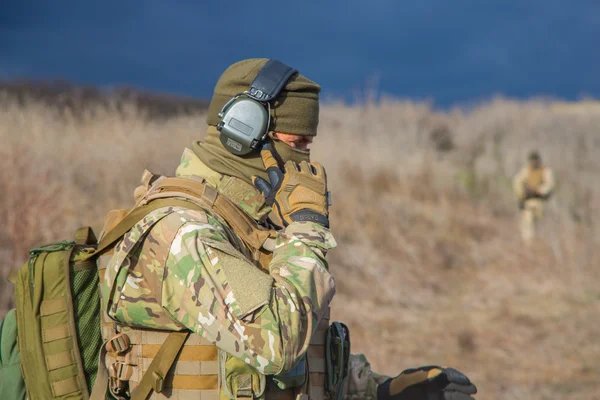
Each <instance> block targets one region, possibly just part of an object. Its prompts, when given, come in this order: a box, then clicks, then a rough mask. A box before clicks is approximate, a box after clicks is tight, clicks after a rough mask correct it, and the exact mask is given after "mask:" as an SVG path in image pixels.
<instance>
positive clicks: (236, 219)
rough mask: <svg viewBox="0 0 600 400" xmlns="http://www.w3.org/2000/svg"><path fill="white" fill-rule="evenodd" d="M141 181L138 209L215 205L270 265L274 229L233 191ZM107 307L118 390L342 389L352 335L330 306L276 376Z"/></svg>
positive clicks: (230, 395) (186, 393) (109, 364)
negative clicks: (126, 319)
mask: <svg viewBox="0 0 600 400" xmlns="http://www.w3.org/2000/svg"><path fill="white" fill-rule="evenodd" d="M143 183H144V184H145V185H146V186H147V190H146V194H145V195H144V196H143V198H142V199H141V201H140V202H139V203H138V205H137V206H136V208H137V209H141V208H143V207H150V206H151V208H152V209H157V208H158V206H157V204H163V206H166V205H170V204H173V205H175V204H178V205H180V206H181V205H182V203H184V204H185V205H184V206H185V207H186V208H190V209H201V210H204V211H206V212H210V213H212V215H214V216H215V217H217V218H218V219H221V220H224V222H225V223H226V224H223V225H224V226H229V227H230V228H231V230H232V231H233V233H235V234H234V235H232V242H234V243H232V244H233V245H234V246H235V247H238V248H239V249H240V250H242V247H243V248H244V249H245V250H246V253H249V254H251V257H252V261H253V262H254V263H255V264H256V265H257V266H259V267H261V268H263V269H265V270H267V271H268V264H269V262H270V260H271V258H272V251H273V243H274V237H275V231H272V230H269V229H266V228H264V227H262V226H260V225H259V224H258V223H257V222H256V221H255V220H253V219H252V218H250V217H249V216H248V215H247V214H246V213H245V212H243V211H242V210H241V209H240V208H239V207H238V206H237V205H236V204H235V203H233V202H232V201H231V200H229V199H228V198H227V197H225V196H222V195H220V194H219V193H218V192H217V191H216V190H215V189H214V188H212V187H211V186H209V185H206V184H204V183H203V182H201V181H195V180H191V179H185V178H166V177H160V178H158V179H155V177H154V176H151V175H148V174H145V177H144V178H143ZM134 210H135V209H134ZM116 215H117V217H115V214H114V213H113V221H108V224H109V225H115V224H116V222H118V220H120V219H123V217H124V215H123V213H117V214H116ZM109 219H110V218H109ZM105 226H106V225H105ZM110 228H111V226H109V230H110ZM117 228H118V224H117ZM117 228H115V230H118V229H117ZM108 235H110V233H109V234H107V236H108ZM113 236H114V235H113ZM104 258H105V259H106V256H105V257H104ZM105 261H106V260H105ZM99 273H100V279H101V280H102V279H103V278H104V268H102V267H100V268H99ZM102 313H103V320H104V322H103V329H102V334H103V339H104V340H105V345H104V347H103V350H102V354H101V363H102V362H104V365H105V366H106V370H104V372H107V373H108V381H109V389H110V391H111V393H112V394H113V396H115V397H117V398H123V399H126V398H129V397H130V398H131V399H135V400H137V399H146V398H151V399H201V400H226V399H242V398H247V399H267V400H277V399H282V400H287V399H290V400H296V399H302V400H308V399H310V400H322V399H341V398H342V397H343V392H344V389H345V388H344V386H345V382H346V380H347V376H348V361H349V356H350V338H349V332H348V329H347V327H345V325H343V324H340V323H334V324H332V325H331V326H330V324H329V310H327V311H326V313H325V315H324V317H323V318H322V319H321V321H320V322H319V325H318V326H317V329H316V331H315V332H314V334H313V336H312V338H311V340H310V344H309V348H308V351H307V354H306V356H305V357H304V358H303V359H302V360H301V361H300V362H299V364H298V365H297V366H296V367H295V368H293V369H292V370H291V371H289V372H287V373H285V374H282V375H280V376H277V377H272V376H268V377H267V376H264V375H262V374H260V373H259V372H258V371H256V370H255V369H253V368H252V367H251V366H249V365H247V364H245V363H243V362H242V361H240V360H237V359H235V358H234V357H231V356H229V355H227V354H226V353H225V352H223V351H220V350H219V349H218V348H217V347H216V346H215V345H213V344H212V343H210V342H208V341H207V340H205V339H203V338H202V337H200V336H199V335H197V334H195V333H190V332H189V331H184V332H167V331H158V330H150V329H135V328H132V327H127V326H123V325H120V324H117V323H116V322H115V321H113V320H111V319H110V318H109V317H108V314H107V313H106V312H105V310H103V312H102ZM101 367H102V366H101ZM100 369H102V368H100ZM328 371H329V373H328ZM149 396H150V397H149Z"/></svg>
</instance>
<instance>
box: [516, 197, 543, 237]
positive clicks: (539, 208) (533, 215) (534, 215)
mask: <svg viewBox="0 0 600 400" xmlns="http://www.w3.org/2000/svg"><path fill="white" fill-rule="evenodd" d="M543 214H544V203H543V201H542V200H540V199H530V200H526V201H525V208H524V209H523V210H522V211H521V237H522V238H523V240H524V241H525V242H530V241H531V240H532V239H533V238H534V237H535V230H536V224H537V223H538V222H539V220H540V219H541V218H542V216H543Z"/></svg>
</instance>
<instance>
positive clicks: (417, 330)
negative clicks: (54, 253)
mask: <svg viewBox="0 0 600 400" xmlns="http://www.w3.org/2000/svg"><path fill="white" fill-rule="evenodd" d="M0 104H2V105H3V106H2V107H0V139H1V140H2V143H3V145H2V146H1V147H0V171H1V172H0V173H1V174H2V176H1V179H0V191H1V192H2V196H1V197H0V216H1V220H2V221H5V222H4V223H5V228H4V229H2V230H1V231H0V262H1V263H2V266H3V267H2V269H1V270H0V273H1V274H2V275H3V276H6V275H7V273H8V271H9V270H10V269H11V268H13V267H14V266H17V265H19V264H20V263H22V262H23V261H24V260H25V257H26V255H27V250H28V249H29V248H30V247H32V246H34V245H36V244H40V243H42V242H47V241H52V240H59V239H63V238H66V237H69V236H70V235H71V234H72V232H73V231H74V230H75V229H76V228H77V227H78V226H80V225H84V224H92V225H93V226H94V227H95V228H96V229H98V230H99V229H100V226H101V223H102V217H103V216H104V215H105V213H106V212H107V211H108V210H110V209H112V208H121V207H125V206H131V205H132V201H133V200H132V192H133V189H134V188H135V187H136V186H137V184H138V180H139V178H140V176H141V173H142V171H143V170H144V168H148V169H150V170H152V171H154V172H158V173H163V174H172V173H173V171H174V168H175V166H176V165H177V162H178V159H179V155H180V153H181V151H182V149H183V147H184V146H186V145H187V144H188V143H189V142H190V141H192V140H193V139H197V138H201V137H202V136H203V133H204V130H205V125H204V116H203V115H202V112H201V111H194V110H191V111H190V110H188V111H186V113H183V114H176V113H174V114H169V115H170V117H169V118H149V115H148V109H147V108H144V107H141V106H140V105H139V103H137V102H127V101H125V100H123V99H121V100H119V101H116V100H110V99H108V100H107V101H103V102H100V103H94V104H92V105H86V106H85V107H83V108H80V109H77V110H75V111H74V110H73V108H72V107H62V108H57V107H53V106H50V105H49V103H48V102H47V101H35V100H28V99H27V98H26V96H25V97H23V96H21V97H19V98H18V99H17V98H16V97H15V96H14V94H11V93H8V92H6V91H3V92H2V91H0ZM597 110H598V107H595V106H589V104H588V105H586V106H585V107H578V106H576V105H572V104H563V103H561V104H558V105H557V104H554V103H548V102H544V101H541V100H539V101H533V100H532V101H527V102H514V101H507V100H501V99H498V100H494V101H491V102H489V103H486V104H481V105H479V106H476V107H473V108H471V109H468V110H460V109H457V110H451V111H448V112H443V113H442V112H434V111H432V109H431V108H430V107H429V105H428V104H425V103H412V102H401V101H395V100H387V101H383V102H381V103H380V104H377V105H373V104H367V105H364V106H356V107H347V106H343V105H336V104H330V105H328V106H325V107H324V108H323V110H322V114H321V125H320V127H321V128H320V133H319V137H318V138H317V140H316V142H315V145H314V147H313V159H314V160H317V161H321V162H323V164H324V165H325V166H326V168H327V171H328V176H329V180H330V186H331V189H332V191H333V201H334V206H333V208H332V214H333V215H332V228H333V231H334V233H335V235H336V238H337V240H338V243H339V246H338V248H337V249H336V250H334V251H332V252H331V254H330V260H331V265H332V267H331V268H332V270H333V272H334V274H335V276H336V280H337V283H338V294H337V296H336V299H335V300H334V304H333V307H334V312H333V317H334V318H336V319H339V320H343V321H345V322H347V323H348V324H349V326H350V328H351V330H352V345H353V350H354V351H355V352H364V353H366V354H367V355H368V356H369V358H370V360H371V361H372V363H373V365H374V367H375V368H376V369H377V370H378V371H380V372H383V373H388V374H394V373H397V372H399V371H400V370H402V369H404V368H407V367H412V366H417V365H422V364H443V365H452V366H455V367H457V368H459V369H462V370H464V371H465V372H467V373H468V374H469V376H471V377H472V378H473V379H474V380H475V381H476V383H477V384H478V386H479V388H480V392H481V396H480V398H481V399H539V400H541V399H571V400H572V399H586V400H587V399H600V395H599V394H598V393H600V367H599V366H598V359H600V341H598V337H600V286H599V285H598V282H599V281H600V279H599V278H600V268H599V263H600V225H599V222H598V218H597V217H598V216H599V215H600V214H599V210H598V208H599V204H600V181H599V180H598V176H599V174H600V162H599V161H598V159H599V156H600V131H599V128H598V127H600V113H599V112H597ZM533 148H537V149H539V150H540V151H541V153H542V155H543V157H544V159H545V160H546V161H547V163H548V164H550V165H551V166H552V167H553V169H554V171H555V175H556V178H557V181H558V187H557V191H556V194H555V196H554V197H553V199H552V201H551V202H550V204H549V207H548V213H547V218H546V219H545V220H544V221H543V224H542V227H541V234H540V237H539V239H538V240H537V241H536V242H535V243H533V244H532V245H531V246H530V247H524V246H523V245H522V243H521V241H520V238H519V234H518V229H517V216H518V214H517V213H518V210H517V206H516V201H515V199H514V198H513V196H512V194H511V191H510V178H511V176H512V175H513V174H514V173H516V171H517V170H518V168H519V167H520V166H521V163H522V161H523V159H524V158H525V156H526V154H527V153H528V151H529V150H531V149H533ZM2 285H3V286H1V287H0V296H1V299H0V315H2V314H3V313H4V312H5V311H6V310H7V308H8V307H9V306H10V303H11V298H10V290H9V289H10V285H9V284H5V283H4V279H3V280H2Z"/></svg>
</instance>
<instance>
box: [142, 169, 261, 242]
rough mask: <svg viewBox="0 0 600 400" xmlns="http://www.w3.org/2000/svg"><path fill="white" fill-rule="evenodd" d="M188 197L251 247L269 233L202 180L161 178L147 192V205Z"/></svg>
mask: <svg viewBox="0 0 600 400" xmlns="http://www.w3.org/2000/svg"><path fill="white" fill-rule="evenodd" d="M175 196H179V197H184V198H188V199H189V202H192V204H193V203H194V202H195V203H201V204H202V203H203V204H205V205H206V207H208V208H211V209H213V210H215V211H216V213H217V214H218V215H219V216H221V217H222V218H223V219H224V220H225V221H226V222H227V223H228V224H229V225H230V226H231V228H232V229H233V231H234V232H235V233H236V234H238V235H239V236H240V238H241V239H242V240H243V241H244V242H245V243H246V244H247V245H248V246H249V247H250V248H252V249H254V250H258V249H260V248H261V247H262V246H263V244H264V243H265V242H266V241H267V239H269V238H270V237H271V236H272V233H273V232H272V231H270V230H268V229H265V228H263V227H261V226H260V225H258V223H257V222H256V221H255V220H254V219H252V218H251V217H250V216H249V215H248V214H246V213H245V212H244V211H243V210H242V209H240V208H239V207H238V206H237V205H236V204H235V203H233V202H232V201H231V200H230V199H229V198H227V196H223V195H220V194H219V193H218V192H217V191H216V190H215V189H214V188H212V187H211V186H209V185H206V184H205V183H203V182H198V181H195V180H192V179H186V178H167V177H162V178H160V179H159V180H158V181H157V182H156V183H155V185H154V186H153V187H152V188H151V189H150V191H149V192H148V194H147V199H148V201H150V200H151V202H150V203H148V205H152V204H153V203H154V202H156V201H158V200H159V199H162V200H165V198H169V197H175Z"/></svg>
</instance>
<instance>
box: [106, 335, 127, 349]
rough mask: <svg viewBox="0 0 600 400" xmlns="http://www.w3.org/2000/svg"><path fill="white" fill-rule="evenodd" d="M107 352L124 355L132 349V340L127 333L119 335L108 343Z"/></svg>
mask: <svg viewBox="0 0 600 400" xmlns="http://www.w3.org/2000/svg"><path fill="white" fill-rule="evenodd" d="M105 346H106V351H108V352H109V353H117V354H120V353H124V352H126V351H127V350H129V349H130V348H131V340H130V339H129V336H127V335H126V334H125V333H119V334H117V335H115V336H113V337H112V338H110V339H109V340H108V341H107V342H106V345H105Z"/></svg>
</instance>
